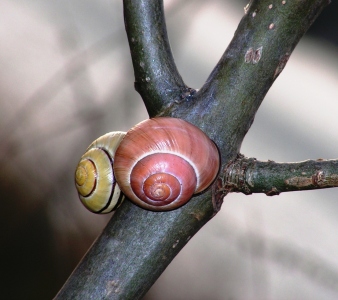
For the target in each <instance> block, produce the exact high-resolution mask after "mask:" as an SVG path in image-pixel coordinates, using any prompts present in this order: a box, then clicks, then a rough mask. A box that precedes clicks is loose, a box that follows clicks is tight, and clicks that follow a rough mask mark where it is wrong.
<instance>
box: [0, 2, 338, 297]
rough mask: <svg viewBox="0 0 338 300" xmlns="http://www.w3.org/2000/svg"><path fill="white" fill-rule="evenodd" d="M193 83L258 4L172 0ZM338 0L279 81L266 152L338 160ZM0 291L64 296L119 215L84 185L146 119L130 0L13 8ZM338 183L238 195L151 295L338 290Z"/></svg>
mask: <svg viewBox="0 0 338 300" xmlns="http://www.w3.org/2000/svg"><path fill="white" fill-rule="evenodd" d="M164 3H165V10H166V19H167V24H168V33H169V37H170V41H171V45H172V49H173V53H174V56H175V60H176V63H177V65H178V68H179V70H180V72H181V74H182V76H183V78H184V80H185V82H186V83H187V84H188V85H189V86H191V87H193V88H200V87H201V86H202V85H203V83H204V81H205V80H206V79H207V77H208V75H209V74H210V72H211V70H212V69H213V67H214V66H215V64H216V63H217V61H218V60H219V58H220V57H221V55H222V54H223V52H224V50H225V49H226V47H227V45H228V43H229V42H230V40H231V38H232V36H233V34H234V31H235V30H236V27H237V25H238V23H239V21H240V20H241V18H242V16H243V14H244V10H243V8H244V6H245V5H246V4H247V3H246V2H245V1H230V0H229V1H225V0H222V1H221V0H210V1H201V0H190V1H187V0H185V1H179V0H165V1H164ZM337 4H338V3H337V2H336V1H335V2H332V4H331V5H330V6H329V7H328V8H326V10H325V11H324V13H323V14H322V15H321V16H320V17H319V19H318V20H317V21H316V23H315V24H314V25H313V27H312V28H311V30H310V31H309V32H308V33H307V34H306V36H305V37H304V38H303V39H302V40H301V42H300V44H299V45H298V46H297V48H296V50H295V51H294V53H293V54H292V56H291V58H290V60H289V62H288V64H287V66H286V68H285V69H284V71H283V72H282V74H281V75H280V76H279V78H278V79H277V81H276V82H275V84H274V86H273V87H272V89H271V90H270V91H269V93H268V95H267V97H266V99H265V100H264V102H263V104H262V106H261V109H260V110H259V112H258V114H257V116H256V119H255V122H254V124H253V126H252V128H251V130H250V131H249V133H248V134H247V137H246V139H245V141H244V143H243V147H242V153H243V154H245V155H247V156H251V157H256V158H258V159H260V160H267V159H272V160H275V161H281V162H287V161H301V160H305V159H317V158H336V157H337V156H338V147H337V144H338V133H337V128H338V118H337V112H338V101H337V100H338V35H337V31H338V25H337V13H338V5H337ZM0 44H1V47H0V67H1V68H0V101H1V102H0V105H1V106H0V107H1V108H0V141H1V142H0V160H1V168H0V199H1V204H2V209H1V212H0V222H1V224H2V228H3V230H2V232H1V233H0V243H1V247H0V266H1V268H0V270H1V271H0V272H1V273H0V274H1V280H0V288H1V290H2V297H3V298H4V299H36V300H38V299H51V298H52V297H53V296H54V295H55V294H56V293H57V291H58V290H59V289H60V287H61V286H62V284H63V283H64V282H65V280H66V279H67V278H68V276H69V275H70V273H71V271H72V270H73V269H74V267H75V266H76V264H77V263H78V262H79V260H80V259H81V257H82V256H83V255H84V253H85V252H86V251H87V249H88V248H89V247H90V245H91V243H92V242H93V241H94V239H95V238H96V237H97V236H98V235H99V233H100V232H101V231H102V229H103V228H104V226H105V224H106V223H107V221H108V220H109V218H110V217H111V215H108V216H102V215H94V214H91V213H90V212H88V211H87V210H86V209H85V208H84V207H83V206H82V205H81V203H80V201H79V200H78V198H77V195H76V192H75V188H74V186H73V174H74V170H75V166H76V164H77V162H78V160H79V158H80V156H81V155H82V153H83V152H84V150H85V149H86V147H87V146H88V145H89V144H90V143H91V142H92V141H93V140H94V139H96V138H97V137H98V136H100V135H102V134H104V133H106V132H109V131H113V130H124V131H127V130H128V129H129V128H130V127H131V126H133V125H134V124H136V123H138V122H139V121H141V120H143V119H145V118H147V113H146V110H145V108H144V107H143V104H142V101H141V98H140V96H139V95H138V94H137V93H136V92H135V91H134V88H133V82H134V76H133V70H132V65H131V59H130V55H129V48H128V44H127V38H126V34H125V31H124V23H123V10H122V1H106V0H97V1H88V0H72V1H66V0H59V1H52V0H34V1H23V0H2V1H1V4H0ZM337 200H338V189H328V190H322V191H307V192H296V193H284V194H281V195H280V196H275V197H267V196H265V195H252V196H244V195H241V194H231V195H229V196H227V197H226V198H225V201H224V204H223V207H222V210H221V212H220V213H219V214H218V215H217V216H216V217H215V218H214V219H213V220H211V221H210V222H209V223H208V224H207V225H206V226H205V227H204V228H203V229H202V230H201V231H200V232H199V233H198V234H197V235H196V236H195V237H194V238H193V239H192V240H191V241H190V242H189V244H188V245H187V246H186V247H185V248H184V249H183V251H182V252H181V253H180V254H179V255H178V256H177V257H176V258H175V260H174V261H173V262H172V264H171V265H170V266H169V267H168V268H167V270H166V271H165V272H164V273H163V274H162V276H161V277H160V279H159V280H158V281H157V282H156V284H155V285H154V286H153V288H152V289H151V290H150V291H149V292H148V294H147V295H146V298H145V299H148V300H153V299H161V300H162V299H165V300H166V299H171V300H172V299H195V300H199V299H201V300H202V299H212V300H224V299H337V298H338V254H337V253H338V234H337V231H338V219H337V215H338V201H337Z"/></svg>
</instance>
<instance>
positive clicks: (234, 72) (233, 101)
mask: <svg viewBox="0 0 338 300" xmlns="http://www.w3.org/2000/svg"><path fill="white" fill-rule="evenodd" d="M250 3H251V5H250V7H249V8H248V10H247V14H246V15H245V16H244V17H243V19H242V20H241V22H240V24H239V26H238V28H237V30H236V33H235V35H234V37H233V39H232V41H231V43H230V45H229V46H228V48H227V50H226V51H225V53H224V54H223V56H222V58H221V59H220V61H219V62H218V64H217V65H216V67H215V69H214V70H213V71H212V73H211V74H210V76H209V78H208V80H207V82H206V83H205V84H204V86H203V87H202V88H201V89H200V90H199V91H198V92H197V94H195V96H193V97H192V99H191V100H190V101H186V102H183V103H181V104H180V105H177V107H175V108H176V110H173V111H172V115H173V116H175V117H178V118H182V119H185V120H188V121H190V122H191V123H193V124H196V125H197V126H199V127H200V128H202V130H204V131H205V132H207V133H208V134H209V136H210V137H211V138H212V139H213V140H214V141H215V142H216V144H217V145H218V146H219V148H220V149H221V152H222V159H223V162H224V163H226V162H227V161H229V160H232V159H234V158H235V156H236V155H237V153H239V151H240V147H241V144H242V141H243V139H244V136H245V134H246V133H247V131H248V130H249V128H250V126H251V124H252V123H253V120H254V117H255V114H256V112H257V110H258V108H259V106H260V104H261V102H262V100H263V98H264V97H265V95H266V93H267V91H268V90H269V88H270V87H271V85H272V84H273V82H274V80H275V79H276V78H277V77H278V75H279V74H280V73H281V72H282V70H283V68H284V67H285V65H286V63H287V61H288V59H289V57H290V55H291V53H292V51H293V50H294V48H295V46H296V44H297V43H298V42H299V40H300V38H301V37H302V36H303V34H304V33H305V32H306V31H307V29H308V28H309V27H310V25H311V24H312V23H313V21H314V20H315V19H316V17H317V16H318V15H319V13H320V12H321V11H322V9H323V8H324V7H325V6H326V5H327V4H328V3H329V1H328V0H298V1H285V4H283V3H284V2H282V0H278V1H271V0H254V1H250ZM270 5H272V7H271V6H270ZM270 7H271V8H270ZM196 116H197V118H196Z"/></svg>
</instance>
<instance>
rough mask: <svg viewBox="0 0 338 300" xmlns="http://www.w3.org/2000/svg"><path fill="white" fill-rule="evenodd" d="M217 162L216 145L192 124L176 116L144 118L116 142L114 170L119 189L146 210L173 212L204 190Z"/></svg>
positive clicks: (216, 167)
mask: <svg viewBox="0 0 338 300" xmlns="http://www.w3.org/2000/svg"><path fill="white" fill-rule="evenodd" d="M219 165H220V156H219V152H218V149H217V147H216V145H215V144H214V142H213V141H211V140H210V139H209V137H208V136H207V135H206V134H205V133H204V132H203V131H201V130H200V129H199V128H197V127H196V126H194V125H192V124H190V123H188V122H186V121H184V120H181V119H175V118H154V119H148V120H145V121H143V122H141V123H139V124H137V125H136V126H134V127H133V128H132V129H130V130H129V131H128V132H127V134H126V136H125V138H124V139H123V140H122V142H121V143H120V145H119V147H118V149H117V151H116V153H115V162H114V173H115V177H116V180H117V182H118V183H119V186H120V188H121V190H122V192H123V193H124V194H125V195H126V196H127V197H128V198H129V199H131V200H132V201H133V202H134V203H135V204H137V205H139V206H141V207H143V208H145V209H149V210H154V211H165V210H172V209H175V208H177V207H180V206H182V205H184V204H185V203H186V202H187V201H188V200H189V199H190V198H191V197H192V195H193V194H196V193H200V192H202V191H203V190H205V189H206V188H208V187H209V186H210V185H211V183H212V182H213V181H214V179H215V178H216V176H217V174H218V171H219Z"/></svg>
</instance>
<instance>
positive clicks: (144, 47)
mask: <svg viewBox="0 0 338 300" xmlns="http://www.w3.org/2000/svg"><path fill="white" fill-rule="evenodd" d="M271 3H273V5H274V9H269V7H268V6H269V5H270V4H271ZM327 3H328V1H327V0H298V1H286V4H285V5H282V1H266V0H261V1H253V2H252V4H251V6H250V8H249V11H248V13H247V15H246V16H244V18H243V19H242V21H241V23H240V25H239V27H238V30H237V31H236V34H235V36H234V38H233V40H232V42H231V44H230V46H229V48H228V49H227V50H226V52H225V54H224V55H223V57H222V59H221V60H220V62H219V63H218V65H217V66H216V68H215V70H214V71H213V72H212V74H211V75H210V77H209V79H208V81H207V83H206V84H205V86H204V87H203V88H202V89H201V91H200V92H198V93H197V94H194V93H193V92H192V93H190V92H189V89H187V87H186V86H185V84H184V83H183V81H182V79H181V77H180V75H179V74H178V72H177V70H176V67H175V64H174V61H173V58H172V55H171V52H170V48H169V42H168V39H167V34H166V29H165V22H164V15H163V4H162V1H160V0H134V1H133V0H124V13H125V23H126V30H127V34H128V39H129V44H130V48H131V54H132V59H133V65H134V69H135V81H136V83H135V87H136V89H137V91H139V93H140V94H141V96H142V98H143V101H144V103H145V105H146V107H147V110H148V112H149V115H150V116H151V117H153V116H155V115H165V116H171V117H178V118H182V119H184V120H187V121H189V122H191V123H193V124H195V125H197V126H198V127H200V128H201V129H202V130H203V131H204V132H205V133H207V134H208V135H209V136H210V137H211V138H212V139H213V140H214V141H215V142H216V144H217V146H218V147H219V149H220V151H221V158H222V169H224V168H225V166H226V165H227V164H228V163H229V161H231V160H233V159H235V158H236V156H237V154H238V152H239V150H240V146H241V143H242V141H243V138H244V136H245V134H246V132H247V130H248V129H249V128H250V126H251V124H252V122H253V119H254V116H255V114H256V111H257V110H258V108H259V105H260V103H261V102H262V99H263V98H264V95H265V94H266V92H267V90H268V89H269V87H270V86H271V85H272V83H273V81H274V80H275V78H276V77H277V76H278V74H279V73H280V72H281V70H282V69H283V67H284V66H285V64H286V62H287V59H288V57H289V56H290V54H291V52H292V50H293V48H294V47H295V45H296V43H297V42H298V40H299V39H300V37H301V36H302V35H303V34H304V32H305V31H306V30H307V29H308V27H309V26H310V25H311V23H312V22H313V21H314V20H315V18H316V16H317V15H318V14H319V12H320V11H321V10H322V9H323V8H324V7H325V5H326V4H327ZM254 14H255V15H254ZM271 24H274V26H270V25H271ZM270 27H271V28H270ZM250 49H252V50H250ZM259 49H261V50H259ZM252 52H253V53H252ZM147 78H148V79H147ZM182 92H183V93H184V92H187V93H186V94H184V96H183V97H181V95H182ZM177 100H181V101H177ZM222 184H223V181H222V177H220V178H219V179H218V180H216V182H215V185H214V186H213V188H212V190H213V192H214V193H213V194H212V193H211V191H210V190H209V191H208V192H207V193H204V194H203V195H199V196H198V197H194V198H193V199H192V200H191V201H189V202H188V203H187V204H186V205H185V206H183V207H181V208H179V209H177V210H175V211H170V212H164V213H159V212H150V211H146V210H143V209H141V208H139V207H137V206H135V205H133V204H132V203H130V202H129V201H125V202H124V203H123V204H122V206H121V207H120V208H119V209H118V210H117V212H116V214H115V215H114V217H113V218H112V219H111V220H110V222H109V224H108V225H107V227H106V228H105V230H104V232H103V233H102V235H101V236H100V237H99V238H98V240H97V241H96V242H95V243H94V245H93V246H92V248H91V249H90V250H89V252H88V253H87V255H86V256H85V258H84V259H83V260H82V261H81V262H80V264H79V266H78V267H77V269H76V270H75V271H74V273H73V274H72V275H71V277H70V278H69V279H68V281H67V282H66V284H65V285H64V287H63V288H62V290H61V291H60V292H59V294H58V295H57V296H56V299H107V298H108V299H133V300H134V299H140V298H142V297H143V295H144V294H145V293H146V291H147V290H148V289H149V288H150V287H151V286H152V284H153V283H154V282H155V281H156V279H157V278H158V276H159V275H160V274H161V273H162V272H163V270H164V269H165V268H166V267H167V265H168V264H169V263H170V262H171V260H172V259H173V258H174V257H175V256H176V255H177V253H178V252H179V251H180V250H181V249H182V248H183V247H184V245H185V244H186V243H187V242H188V241H189V240H190V238H191V237H192V236H193V235H194V234H195V233H196V232H198V230H199V229H200V228H201V227H202V226H203V225H204V224H205V223H206V222H208V221H209V220H210V219H211V218H212V217H213V216H214V215H215V214H216V213H217V211H218V210H219V209H220V206H221V203H222V199H223V196H224V195H225V193H226V191H224V190H223V191H220V192H219V190H220V189H219V187H222ZM211 199H213V202H212V201H211Z"/></svg>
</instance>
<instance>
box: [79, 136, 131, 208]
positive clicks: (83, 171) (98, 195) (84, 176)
mask: <svg viewBox="0 0 338 300" xmlns="http://www.w3.org/2000/svg"><path fill="white" fill-rule="evenodd" d="M124 136H125V132H120V131H116V132H109V133H107V134H105V135H103V136H101V137H99V138H98V139H97V140H95V141H94V142H93V143H91V144H90V146H89V147H88V148H87V151H86V153H85V154H83V156H82V157H81V159H80V162H79V163H78V165H77V167H76V171H75V185H76V189H77V191H78V194H79V198H80V200H81V202H82V203H83V205H84V206H85V207H86V208H87V209H89V210H90V211H92V212H94V213H101V214H105V213H109V212H111V211H113V210H115V209H116V208H117V207H118V206H119V205H120V204H121V203H122V201H123V198H124V197H123V194H122V193H121V190H120V188H119V187H118V185H117V182H116V180H115V177H114V171H113V164H114V155H115V152H116V149H117V147H118V145H119V144H120V142H121V140H122V139H123V138H124Z"/></svg>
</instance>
